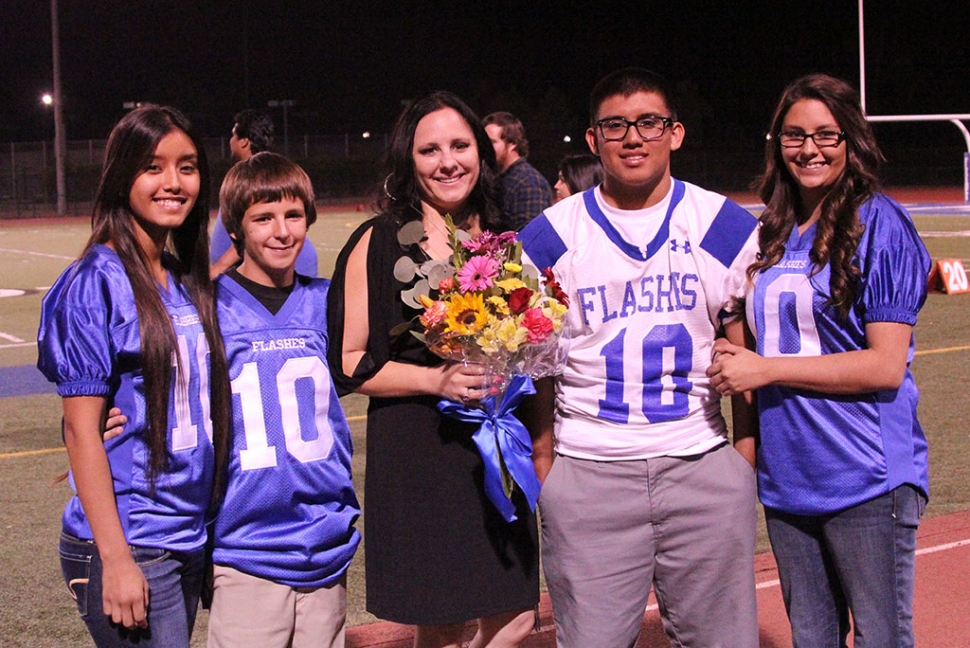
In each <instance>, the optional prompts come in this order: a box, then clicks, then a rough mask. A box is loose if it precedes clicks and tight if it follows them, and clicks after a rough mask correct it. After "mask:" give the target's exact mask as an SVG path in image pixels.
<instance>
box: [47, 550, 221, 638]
mask: <svg viewBox="0 0 970 648" xmlns="http://www.w3.org/2000/svg"><path fill="white" fill-rule="evenodd" d="M59 552H60V557H61V572H62V573H63V574H64V580H65V582H66V583H67V589H68V591H70V593H71V596H72V597H73V598H74V600H75V601H77V609H78V612H80V614H81V619H82V620H83V621H84V623H85V624H86V625H87V626H88V632H90V633H91V637H92V638H93V639H94V643H95V645H97V646H98V647H99V648H106V647H111V646H138V647H139V648H182V647H185V648H188V645H189V637H190V636H191V635H192V627H193V626H194V625H195V614H196V611H197V610H198V607H199V594H200V592H201V590H202V578H203V564H204V556H205V551H204V550H202V549H200V550H198V551H195V552H192V553H189V554H183V553H173V552H170V551H167V550H165V549H155V548H150V547H131V554H132V556H133V557H134V559H135V563H136V564H137V565H138V567H139V568H140V569H141V571H142V573H143V574H144V575H145V579H146V580H147V581H148V587H149V592H148V599H149V600H148V628H147V629H144V630H142V629H135V630H128V629H127V628H125V627H123V626H120V625H118V624H115V623H113V622H112V621H111V618H110V617H108V616H106V615H105V614H104V607H103V603H102V597H101V557H100V555H99V554H98V548H97V547H96V546H95V544H94V542H93V541H91V540H80V539H78V538H75V537H74V536H71V535H67V534H66V533H62V534H61V542H60V547H59Z"/></svg>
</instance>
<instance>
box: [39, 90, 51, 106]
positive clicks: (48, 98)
mask: <svg viewBox="0 0 970 648" xmlns="http://www.w3.org/2000/svg"><path fill="white" fill-rule="evenodd" d="M40 102H41V103H42V104H44V105H45V106H48V107H50V106H51V105H52V104H53V103H54V95H52V94H51V93H49V92H45V93H44V94H43V95H41V97H40Z"/></svg>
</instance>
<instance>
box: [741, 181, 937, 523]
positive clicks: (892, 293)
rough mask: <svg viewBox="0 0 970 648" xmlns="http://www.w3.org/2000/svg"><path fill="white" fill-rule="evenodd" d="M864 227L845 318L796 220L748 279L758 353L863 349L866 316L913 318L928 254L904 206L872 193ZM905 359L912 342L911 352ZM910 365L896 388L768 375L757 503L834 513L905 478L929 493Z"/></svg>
mask: <svg viewBox="0 0 970 648" xmlns="http://www.w3.org/2000/svg"><path fill="white" fill-rule="evenodd" d="M859 220H860V222H861V224H862V225H863V226H864V227H865V232H864V233H863V235H862V238H861V240H860V241H859V247H858V250H857V252H856V258H855V262H856V264H857V265H858V267H859V268H860V269H861V270H862V277H861V281H860V284H859V287H858V293H857V295H856V302H855V304H854V307H853V308H852V310H851V311H850V312H849V316H848V319H847V320H842V319H840V318H839V317H838V316H837V314H836V312H835V310H834V309H833V308H832V307H831V306H827V305H826V304H825V302H826V301H827V299H828V297H829V294H830V289H829V284H830V280H831V268H830V267H829V266H828V265H826V266H825V267H822V268H821V269H819V271H818V272H816V273H815V274H812V272H813V270H814V268H813V265H812V262H811V260H810V258H809V253H810V252H811V249H812V243H813V241H814V239H815V231H816V227H815V225H811V226H809V227H808V228H807V229H806V230H805V232H804V233H803V234H801V235H799V233H798V229H797V228H793V229H792V233H791V236H790V237H789V240H788V244H787V246H786V248H785V254H784V256H783V257H782V258H781V260H780V261H779V262H778V263H777V264H775V265H774V266H772V267H770V268H768V269H767V270H765V271H764V272H762V273H760V274H759V275H758V276H757V277H755V283H754V286H753V287H752V288H751V289H750V292H749V295H748V299H747V306H746V308H747V316H748V323H749V325H750V327H751V329H752V330H753V331H755V333H756V335H757V345H758V346H757V351H758V353H759V354H760V355H762V356H765V357H784V356H818V355H823V354H830V353H843V352H847V351H854V350H859V349H864V348H866V335H865V327H866V325H867V324H869V323H871V322H898V323H903V324H910V325H913V324H916V314H917V312H918V311H919V309H920V308H921V307H922V305H923V302H924V301H925V299H926V279H927V275H928V273H929V269H930V258H929V255H928V254H927V252H926V248H925V247H924V246H923V243H922V241H921V240H920V237H919V234H917V232H916V228H915V226H914V225H913V222H912V220H911V219H910V217H909V214H908V213H906V211H905V210H904V209H903V208H902V207H901V206H900V205H898V204H897V203H895V202H894V201H892V200H891V199H890V198H888V197H887V196H884V195H881V194H877V195H876V196H874V197H873V198H872V199H871V200H869V201H868V202H866V203H865V204H864V205H863V206H862V207H861V208H860V210H859ZM912 359H913V341H912V339H911V340H910V348H909V361H910V362H911V361H912ZM917 400H918V392H917V389H916V384H915V382H914V380H913V376H912V374H911V373H910V372H909V369H908V367H907V370H906V375H905V378H904V379H903V383H902V385H901V386H900V387H899V388H898V389H895V390H886V391H880V392H874V393H868V394H849V395H833V394H821V393H817V392H813V391H808V390H803V389H792V388H788V387H781V386H775V385H770V386H768V387H763V388H762V389H760V390H759V391H758V408H759V411H760V428H761V445H760V449H759V451H758V487H759V493H760V496H761V501H762V502H763V503H764V504H765V506H770V507H772V508H777V509H781V510H784V511H788V512H790V513H795V514H799V515H817V514H823V513H831V512H834V511H838V510H841V509H844V508H846V507H849V506H853V505H856V504H860V503H862V502H865V501H867V500H869V499H872V498H873V497H877V496H879V495H883V494H885V493H887V492H889V491H891V490H893V489H894V488H896V487H897V486H900V485H902V484H912V485H914V486H916V487H918V488H919V489H920V490H921V491H923V493H925V494H928V492H929V484H928V469H927V447H926V437H925V436H924V434H923V430H922V428H921V427H920V424H919V421H918V420H917V418H916V405H917Z"/></svg>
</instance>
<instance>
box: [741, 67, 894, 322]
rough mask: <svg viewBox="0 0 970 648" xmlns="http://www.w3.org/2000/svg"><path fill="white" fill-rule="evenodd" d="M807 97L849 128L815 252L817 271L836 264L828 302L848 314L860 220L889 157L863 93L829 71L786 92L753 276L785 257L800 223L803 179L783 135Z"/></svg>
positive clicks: (771, 142) (768, 168)
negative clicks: (791, 166)
mask: <svg viewBox="0 0 970 648" xmlns="http://www.w3.org/2000/svg"><path fill="white" fill-rule="evenodd" d="M803 99H815V100H817V101H821V102H822V103H823V104H825V107H826V108H828V109H829V112H831V113H832V116H833V117H835V120H836V122H837V123H838V124H839V126H840V128H841V129H842V130H843V131H844V132H845V144H846V165H845V170H844V171H843V173H842V177H841V178H839V180H838V182H837V183H836V184H835V186H833V187H832V189H831V190H829V192H828V194H827V195H826V196H825V198H823V199H822V204H821V215H820V216H819V219H818V223H817V225H816V232H815V240H814V242H813V243H812V251H811V254H810V257H811V260H812V263H813V264H814V266H815V270H814V272H818V271H819V270H820V269H821V268H822V267H823V266H825V265H826V264H828V263H831V266H832V279H831V282H830V285H829V290H830V295H829V298H828V302H827V303H828V304H830V305H831V306H833V307H834V308H835V310H836V312H837V313H838V314H839V316H840V317H843V318H844V317H846V316H847V315H848V313H849V311H850V310H851V308H852V304H853V302H854V301H855V296H856V287H857V283H858V278H859V276H860V274H861V271H860V269H859V267H858V266H857V265H856V264H855V263H854V261H853V257H854V256H855V252H856V248H858V246H859V239H860V237H861V236H862V232H863V230H864V228H863V226H862V225H861V224H860V223H859V207H860V206H861V205H862V204H863V203H864V202H865V201H866V200H868V199H869V197H870V196H872V194H873V193H875V192H876V191H878V190H879V179H878V175H879V170H880V168H881V166H882V163H883V162H884V161H885V158H884V157H883V155H882V152H880V150H879V147H878V145H877V144H876V139H875V136H874V135H873V133H872V128H871V127H870V125H869V121H868V120H867V119H866V117H865V114H864V113H863V111H862V106H861V105H860V102H859V96H858V94H856V91H855V90H854V89H853V88H852V86H850V85H849V84H848V83H846V82H845V81H842V80H840V79H836V78H834V77H830V76H828V75H825V74H810V75H808V76H804V77H802V78H800V79H798V80H796V81H794V82H793V83H792V84H791V85H789V86H788V87H787V88H786V89H785V91H784V92H783V93H782V95H781V99H780V100H779V102H778V107H777V108H776V109H775V114H774V117H772V120H771V127H770V129H769V131H768V135H769V138H768V141H767V144H766V145H765V170H764V173H763V174H762V175H761V177H760V178H759V180H758V182H757V186H758V191H759V194H760V195H761V199H762V201H764V203H765V211H764V214H762V216H761V231H760V234H759V243H760V255H759V258H758V260H757V261H756V262H755V263H753V264H751V266H750V267H749V268H748V277H749V278H753V277H754V275H755V274H757V273H758V272H760V271H762V270H764V269H766V268H769V267H771V266H773V265H775V264H776V263H778V261H780V260H781V257H782V255H783V254H784V253H785V244H786V243H787V242H788V237H789V235H790V234H791V230H792V228H793V227H795V225H796V223H797V222H798V218H797V217H798V214H799V213H800V212H801V207H802V205H801V194H800V192H799V187H798V183H797V182H796V181H795V179H794V178H793V177H792V176H791V174H790V173H789V172H788V168H787V166H786V165H785V161H784V158H783V157H782V153H781V146H780V144H779V143H778V134H779V132H780V131H781V126H782V123H783V122H784V120H785V116H786V115H787V114H788V111H789V110H790V109H791V107H792V106H793V105H794V104H795V103H797V102H799V101H802V100H803Z"/></svg>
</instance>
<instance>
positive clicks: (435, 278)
mask: <svg viewBox="0 0 970 648" xmlns="http://www.w3.org/2000/svg"><path fill="white" fill-rule="evenodd" d="M453 276H455V268H454V267H453V266H451V265H450V264H448V263H437V264H435V266H434V267H433V268H431V271H430V272H428V273H427V277H428V283H430V284H431V285H432V286H434V287H435V288H437V287H438V286H439V285H441V282H442V281H444V280H445V279H447V278H448V277H453Z"/></svg>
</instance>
